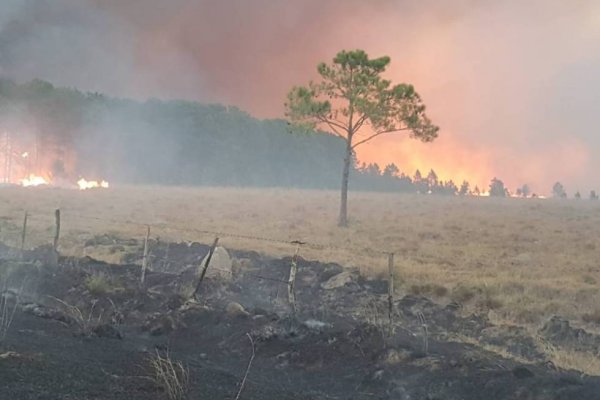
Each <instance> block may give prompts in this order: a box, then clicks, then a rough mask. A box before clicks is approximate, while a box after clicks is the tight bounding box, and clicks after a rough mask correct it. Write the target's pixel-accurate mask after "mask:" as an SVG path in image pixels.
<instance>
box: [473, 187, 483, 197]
mask: <svg viewBox="0 0 600 400" xmlns="http://www.w3.org/2000/svg"><path fill="white" fill-rule="evenodd" d="M472 193H473V195H475V196H479V195H481V191H480V190H479V186H477V185H475V189H473V192H472Z"/></svg>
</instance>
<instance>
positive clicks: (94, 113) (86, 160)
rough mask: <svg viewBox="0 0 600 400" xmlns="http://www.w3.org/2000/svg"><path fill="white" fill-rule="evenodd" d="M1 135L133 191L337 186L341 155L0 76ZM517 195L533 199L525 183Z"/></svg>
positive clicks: (361, 175)
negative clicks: (151, 187)
mask: <svg viewBox="0 0 600 400" xmlns="http://www.w3.org/2000/svg"><path fill="white" fill-rule="evenodd" d="M3 132H8V133H10V135H11V137H12V138H14V139H16V140H14V142H15V143H13V144H16V145H18V144H19V143H20V145H21V147H22V148H21V149H20V150H21V151H28V152H31V151H32V150H33V147H36V148H37V151H36V153H39V159H40V163H41V164H42V165H43V166H44V168H45V169H48V168H49V169H51V173H52V174H53V175H54V176H55V177H61V175H65V177H69V178H73V177H77V176H85V177H88V178H96V179H98V178H102V179H107V180H110V181H113V182H120V183H134V184H136V183H137V184H160V185H216V186H255V187H268V186H280V187H300V188H322V189H338V188H339V184H340V180H341V169H342V159H343V155H344V141H343V140H342V139H340V138H338V137H337V136H334V135H329V134H325V133H322V134H314V135H313V134H304V135H302V134H292V133H290V132H289V127H288V125H287V123H286V122H285V121H283V120H258V119H256V118H253V117H251V116H250V115H248V114H247V113H245V112H243V111H241V110H240V109H238V108H236V107H226V106H223V105H219V104H200V103H197V102H190V101H180V100H173V101H161V100H148V101H144V102H140V101H134V100H127V99H119V98H111V97H108V96H105V95H102V94H98V93H84V92H81V91H79V90H76V89H69V88H59V87H54V86H53V85H52V84H50V83H48V82H45V81H41V80H34V81H31V82H28V83H23V84H17V83H15V82H12V81H10V80H2V79H0V133H3ZM36 158H37V157H36ZM351 174H352V176H351V179H350V187H351V188H352V189H353V190H365V191H367V190H368V191H384V192H405V193H422V194H439V195H449V196H452V195H480V194H489V195H491V196H509V195H512V193H511V192H510V191H508V190H507V189H506V188H505V187H504V184H503V183H502V181H501V180H499V179H495V178H494V180H492V182H491V183H490V186H489V188H479V187H476V186H475V187H472V186H471V185H470V184H469V183H468V182H462V183H460V184H456V183H454V182H453V181H452V180H447V181H444V180H441V179H439V178H438V176H437V174H436V173H435V171H433V170H431V171H429V172H428V173H427V174H422V173H421V172H420V171H416V172H415V173H414V174H413V175H412V176H408V175H406V174H405V173H403V172H402V171H401V170H400V168H399V167H398V166H396V165H395V164H389V165H387V166H385V167H384V168H381V167H380V166H379V165H377V164H368V165H367V164H359V163H358V162H355V166H354V169H353V170H352V171H351ZM558 185H560V184H558ZM555 186H556V185H555ZM561 188H562V185H560V186H556V187H554V188H553V193H554V194H555V196H556V197H566V192H565V191H564V188H562V191H561ZM515 194H516V195H520V196H523V197H532V196H534V194H532V193H530V190H529V188H528V187H527V185H524V186H523V187H521V188H519V189H517V190H516V191H515ZM575 197H581V195H579V194H576V195H575ZM590 197H591V198H597V196H596V194H595V192H592V193H591V195H590Z"/></svg>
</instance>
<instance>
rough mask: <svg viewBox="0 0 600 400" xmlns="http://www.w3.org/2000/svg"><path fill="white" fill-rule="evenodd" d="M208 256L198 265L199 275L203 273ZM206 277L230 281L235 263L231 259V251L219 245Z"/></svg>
mask: <svg viewBox="0 0 600 400" xmlns="http://www.w3.org/2000/svg"><path fill="white" fill-rule="evenodd" d="M207 258H208V254H207V255H206V256H205V257H204V258H203V259H202V262H201V263H200V265H199V266H198V276H200V274H201V273H202V269H203V268H204V264H205V263H206V259H207ZM206 277H208V278H213V279H222V280H226V281H230V280H231V279H232V277H233V263H232V261H231V257H229V253H228V252H227V250H225V248H224V247H221V246H218V247H217V248H216V249H215V252H214V253H213V256H212V258H211V260H210V265H209V266H208V270H206Z"/></svg>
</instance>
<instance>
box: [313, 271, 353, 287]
mask: <svg viewBox="0 0 600 400" xmlns="http://www.w3.org/2000/svg"><path fill="white" fill-rule="evenodd" d="M353 281H354V274H353V273H352V272H350V271H344V272H340V273H339V274H337V275H334V276H332V277H331V278H329V279H328V280H327V281H325V282H323V283H322V284H321V287H322V288H323V289H325V290H332V289H337V288H340V287H343V286H346V285H347V284H349V283H352V282H353Z"/></svg>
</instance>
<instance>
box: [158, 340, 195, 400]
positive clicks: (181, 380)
mask: <svg viewBox="0 0 600 400" xmlns="http://www.w3.org/2000/svg"><path fill="white" fill-rule="evenodd" d="M149 363H150V368H151V369H152V379H153V381H154V383H155V384H156V385H157V386H158V387H160V388H161V389H162V390H164V392H165V395H166V396H167V398H168V399H169V400H184V399H186V398H187V395H188V392H189V378H190V377H189V370H188V369H187V368H186V367H185V366H184V365H183V364H182V363H181V362H180V361H173V360H172V359H171V357H170V355H169V353H168V352H167V353H165V354H164V355H161V354H160V352H159V351H158V350H156V354H155V355H154V356H152V357H151V358H150V360H149Z"/></svg>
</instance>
